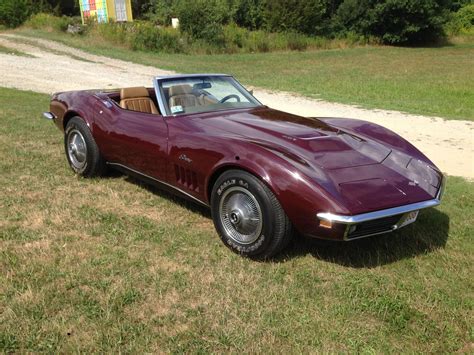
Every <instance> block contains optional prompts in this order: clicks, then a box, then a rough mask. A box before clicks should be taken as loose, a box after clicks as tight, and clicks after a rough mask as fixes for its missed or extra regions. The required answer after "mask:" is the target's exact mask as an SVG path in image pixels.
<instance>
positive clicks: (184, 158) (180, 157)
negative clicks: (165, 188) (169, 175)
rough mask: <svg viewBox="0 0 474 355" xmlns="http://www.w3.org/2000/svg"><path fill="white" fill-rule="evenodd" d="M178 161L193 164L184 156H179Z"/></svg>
mask: <svg viewBox="0 0 474 355" xmlns="http://www.w3.org/2000/svg"><path fill="white" fill-rule="evenodd" d="M179 160H184V161H185V162H186V163H192V162H193V161H192V160H191V159H189V158H188V156H187V155H186V154H181V155H180V156H179Z"/></svg>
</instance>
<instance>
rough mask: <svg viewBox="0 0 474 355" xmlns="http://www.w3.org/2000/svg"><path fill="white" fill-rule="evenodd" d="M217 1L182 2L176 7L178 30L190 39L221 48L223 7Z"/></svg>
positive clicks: (221, 3) (223, 18)
mask: <svg viewBox="0 0 474 355" xmlns="http://www.w3.org/2000/svg"><path fill="white" fill-rule="evenodd" d="M223 4H224V3H223V2H219V1H217V0H194V1H192V2H186V1H184V2H183V3H182V4H181V5H180V6H179V7H178V17H179V26H180V29H181V30H182V31H183V32H184V33H186V34H187V35H189V36H190V37H191V38H192V39H198V40H204V41H206V42H208V43H210V44H212V45H217V46H222V44H223V41H224V31H223V26H222V25H223V23H224V22H225V18H226V16H225V10H226V8H225V6H223Z"/></svg>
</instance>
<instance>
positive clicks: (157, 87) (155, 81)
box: [153, 77, 169, 117]
mask: <svg viewBox="0 0 474 355" xmlns="http://www.w3.org/2000/svg"><path fill="white" fill-rule="evenodd" d="M158 80H159V78H158V77H157V78H155V79H153V87H154V88H155V96H156V101H157V102H158V107H159V109H160V113H161V115H162V116H163V117H167V116H169V115H168V113H167V112H166V106H165V102H164V101H163V96H161V91H160V85H159V83H158Z"/></svg>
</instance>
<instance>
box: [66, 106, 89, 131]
mask: <svg viewBox="0 0 474 355" xmlns="http://www.w3.org/2000/svg"><path fill="white" fill-rule="evenodd" d="M74 117H79V118H80V119H82V120H83V121H84V122H85V124H86V125H87V127H89V129H90V130H91V132H92V126H91V125H90V123H89V122H88V120H87V119H86V118H85V117H84V115H83V114H81V113H80V112H78V111H76V110H68V111H67V112H66V113H65V114H64V117H63V131H65V130H66V126H67V124H68V122H69V121H70V120H71V119H72V118H74Z"/></svg>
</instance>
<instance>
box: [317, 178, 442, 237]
mask: <svg viewBox="0 0 474 355" xmlns="http://www.w3.org/2000/svg"><path fill="white" fill-rule="evenodd" d="M445 184H446V178H444V177H443V178H442V180H441V184H440V188H439V190H438V193H437V194H436V198H434V199H432V200H427V201H422V202H416V203H412V204H409V205H404V206H399V207H393V208H388V209H385V210H380V211H374V212H368V213H362V214H358V215H353V216H344V215H337V214H332V213H327V212H322V213H318V214H317V217H318V218H319V219H320V220H322V221H327V222H330V223H331V224H332V225H333V224H345V225H347V226H346V229H345V233H344V240H354V239H360V238H365V237H370V236H372V235H377V234H383V233H388V232H393V231H394V230H396V229H399V228H401V227H404V226H405V225H407V224H405V221H406V220H407V219H408V218H409V217H410V213H411V212H414V211H419V210H421V209H424V208H429V207H434V206H438V205H439V204H440V203H441V198H442V197H443V194H444V189H445ZM371 221H374V222H373V223H372V232H370V230H371V228H370V222H371ZM367 222H369V223H367ZM384 222H386V223H385V224H384ZM364 223H365V226H366V230H367V234H362V235H355V236H353V237H351V233H352V232H353V231H355V229H356V226H357V225H362V224H364ZM377 224H378V225H377Z"/></svg>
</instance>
